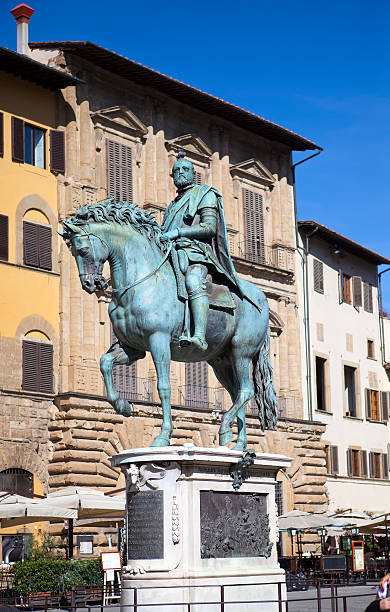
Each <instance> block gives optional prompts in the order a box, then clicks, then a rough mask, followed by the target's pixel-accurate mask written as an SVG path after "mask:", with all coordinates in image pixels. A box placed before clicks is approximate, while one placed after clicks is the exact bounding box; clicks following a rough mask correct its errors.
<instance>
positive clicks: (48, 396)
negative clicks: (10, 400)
mask: <svg viewBox="0 0 390 612" xmlns="http://www.w3.org/2000/svg"><path fill="white" fill-rule="evenodd" d="M1 392H2V395H8V394H9V395H22V396H23V397H31V399H35V398H37V399H50V400H52V399H53V398H54V397H55V396H56V393H54V392H53V393H41V392H40V391H26V389H2V390H1Z"/></svg>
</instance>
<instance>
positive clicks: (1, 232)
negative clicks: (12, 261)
mask: <svg viewBox="0 0 390 612" xmlns="http://www.w3.org/2000/svg"><path fill="white" fill-rule="evenodd" d="M0 259H4V260H5V261H8V217H7V216H6V215H0Z"/></svg>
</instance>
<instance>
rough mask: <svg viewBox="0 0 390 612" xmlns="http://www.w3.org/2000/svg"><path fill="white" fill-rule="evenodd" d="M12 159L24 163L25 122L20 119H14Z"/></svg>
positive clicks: (12, 125) (12, 126)
mask: <svg viewBox="0 0 390 612" xmlns="http://www.w3.org/2000/svg"><path fill="white" fill-rule="evenodd" d="M11 131H12V159H13V161H18V162H24V121H23V120H22V119H18V117H12V122H11Z"/></svg>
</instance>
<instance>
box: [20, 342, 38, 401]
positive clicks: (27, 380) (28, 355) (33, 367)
mask: <svg viewBox="0 0 390 612" xmlns="http://www.w3.org/2000/svg"><path fill="white" fill-rule="evenodd" d="M38 347H39V344H38V342H31V341H30V340H23V382H22V387H23V389H26V390H27V391H37V390H38Z"/></svg>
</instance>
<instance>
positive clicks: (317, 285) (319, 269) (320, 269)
mask: <svg viewBox="0 0 390 612" xmlns="http://www.w3.org/2000/svg"><path fill="white" fill-rule="evenodd" d="M313 277H314V291H317V293H324V264H323V263H322V261H318V259H313Z"/></svg>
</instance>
